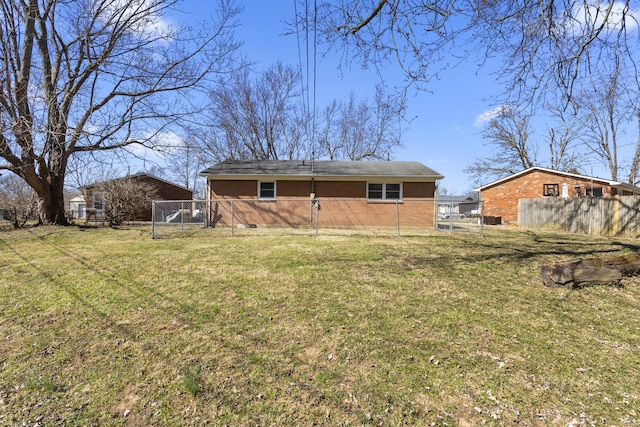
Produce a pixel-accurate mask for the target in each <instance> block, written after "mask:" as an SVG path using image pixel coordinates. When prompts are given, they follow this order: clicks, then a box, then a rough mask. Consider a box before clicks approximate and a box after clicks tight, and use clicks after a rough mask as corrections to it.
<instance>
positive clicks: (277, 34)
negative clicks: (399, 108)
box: [181, 0, 500, 193]
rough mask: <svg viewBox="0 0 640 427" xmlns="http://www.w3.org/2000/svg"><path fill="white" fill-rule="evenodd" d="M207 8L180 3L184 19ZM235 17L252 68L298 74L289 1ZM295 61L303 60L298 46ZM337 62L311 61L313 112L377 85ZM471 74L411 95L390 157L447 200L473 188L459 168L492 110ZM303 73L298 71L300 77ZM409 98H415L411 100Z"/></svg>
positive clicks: (480, 145)
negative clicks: (415, 167) (432, 177)
mask: <svg viewBox="0 0 640 427" xmlns="http://www.w3.org/2000/svg"><path fill="white" fill-rule="evenodd" d="M212 3H213V2H210V1H209V0H186V1H185V2H184V3H183V4H181V8H182V9H184V11H185V12H186V13H187V14H189V15H191V16H193V17H196V18H197V19H205V18H206V16H207V15H209V14H210V13H211V12H212V9H211V8H212ZM243 4H244V11H243V13H242V14H241V16H240V17H239V21H240V23H241V26H240V27H239V28H238V29H237V37H238V39H239V40H241V41H242V42H243V43H244V46H243V48H242V51H243V53H244V54H245V55H246V56H247V57H248V59H249V60H251V61H255V62H257V68H258V69H262V68H267V67H268V66H270V65H271V64H273V63H275V62H276V61H278V60H280V61H282V62H283V63H285V64H290V65H293V66H299V55H298V43H297V40H296V37H295V36H291V35H290V36H286V35H284V34H285V33H286V32H287V28H286V25H285V23H284V22H285V21H286V20H292V19H293V16H294V4H293V0H291V1H281V0H280V1H262V0H259V1H258V0H254V1H245V2H244V3H243ZM301 43H302V52H303V53H302V56H303V61H304V60H305V53H304V52H305V44H304V43H305V42H304V40H301ZM338 66H339V61H338V59H337V57H333V56H332V55H327V56H326V57H325V58H320V57H318V61H317V73H316V75H317V78H316V83H315V84H316V90H317V92H316V93H317V108H318V110H321V109H322V108H323V107H324V106H325V105H326V103H327V101H329V100H331V99H334V98H337V99H341V98H345V97H346V96H347V95H348V94H349V92H350V91H353V92H354V93H355V94H356V96H357V97H359V98H369V99H372V97H373V94H374V89H375V84H376V83H377V82H378V81H379V80H378V79H379V77H378V75H377V74H375V73H374V72H372V71H363V70H361V69H360V68H359V67H358V66H355V67H354V68H351V69H344V68H343V72H342V73H341V72H340V70H339V69H338ZM477 71H478V70H477V67H476V66H475V65H474V64H472V63H470V64H463V65H461V66H459V67H457V68H455V69H453V70H450V71H447V72H445V73H443V74H442V75H441V78H440V80H438V81H433V82H432V83H430V84H429V86H428V89H429V91H430V92H426V91H421V92H417V93H415V92H411V93H410V95H409V99H408V107H409V108H408V114H407V117H415V119H414V120H413V121H412V122H411V123H409V124H407V126H406V130H405V131H404V133H403V144H404V148H402V149H399V150H398V151H396V152H395V156H394V157H395V158H394V160H417V161H420V162H422V163H424V164H425V165H427V166H429V167H430V168H432V169H434V170H436V171H438V172H439V173H441V174H443V175H445V179H444V180H443V181H441V185H442V186H444V187H445V188H446V189H447V190H448V191H449V192H453V193H464V192H466V191H467V190H469V189H471V188H473V187H474V183H473V182H471V180H470V179H469V178H468V177H467V176H466V174H465V173H464V171H463V170H464V168H465V167H466V166H467V165H469V164H470V163H471V162H473V161H474V160H475V158H476V157H477V156H479V155H482V150H483V149H486V147H484V141H483V139H482V138H481V137H480V134H479V133H480V131H481V129H482V128H481V126H479V125H478V123H477V122H478V119H479V117H482V115H483V114H484V113H486V112H488V111H490V110H492V109H493V108H494V107H495V105H493V104H492V103H491V102H489V101H486V100H485V99H487V98H490V97H492V96H495V95H496V93H497V91H499V89H500V88H499V86H498V85H497V84H496V82H495V78H494V77H493V76H491V75H489V73H488V71H482V70H481V71H480V73H479V74H478V73H477ZM305 72H306V65H303V73H305ZM384 78H385V81H386V83H387V84H391V85H392V84H394V83H401V81H402V76H401V74H400V72H399V70H398V69H397V67H389V68H388V69H387V70H385V71H384ZM414 93H415V95H414Z"/></svg>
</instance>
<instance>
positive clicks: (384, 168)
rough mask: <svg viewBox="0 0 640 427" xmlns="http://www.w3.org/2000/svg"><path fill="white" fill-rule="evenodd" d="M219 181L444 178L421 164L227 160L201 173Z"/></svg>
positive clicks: (422, 179)
mask: <svg viewBox="0 0 640 427" xmlns="http://www.w3.org/2000/svg"><path fill="white" fill-rule="evenodd" d="M200 175H201V176H206V177H216V178H223V177H224V178H232V177H235V178H240V177H245V178H248V177H263V176H271V177H292V178H293V177H309V178H311V177H315V178H318V177H326V178H357V177H360V178H372V177H379V178H409V179H419V180H421V181H424V180H437V179H442V178H444V176H443V175H441V174H439V173H438V172H436V171H434V170H433V169H431V168H428V167H426V166H425V165H423V164H422V163H420V162H348V161H330V160H316V161H314V162H313V166H312V162H311V161H309V160H226V161H224V162H221V163H218V164H216V165H214V166H211V167H210V168H207V169H205V170H203V171H202V172H200Z"/></svg>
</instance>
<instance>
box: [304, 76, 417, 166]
mask: <svg viewBox="0 0 640 427" xmlns="http://www.w3.org/2000/svg"><path fill="white" fill-rule="evenodd" d="M404 109H405V104H404V99H403V98H402V97H394V96H390V95H388V94H386V93H385V92H384V90H383V89H382V87H381V86H378V87H377V88H376V93H375V98H374V100H373V101H370V100H366V99H362V100H358V99H357V98H356V96H355V94H354V93H353V92H351V93H350V94H349V97H348V98H347V99H345V100H333V101H332V102H331V103H330V104H329V105H328V106H327V107H326V108H325V109H324V110H323V112H322V114H321V118H320V119H321V120H320V126H319V131H318V140H317V141H316V144H317V149H316V154H318V155H319V156H320V157H326V158H329V159H330V160H370V159H382V160H386V159H388V158H389V157H390V156H391V154H392V153H393V152H394V150H395V149H397V148H398V147H400V146H401V140H400V137H401V128H402V125H403V124H404V121H403V113H404Z"/></svg>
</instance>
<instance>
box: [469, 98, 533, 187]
mask: <svg viewBox="0 0 640 427" xmlns="http://www.w3.org/2000/svg"><path fill="white" fill-rule="evenodd" d="M529 119H530V117H529V116H528V115H523V114H521V113H519V112H518V111H517V110H516V108H515V107H513V106H511V105H505V106H502V107H500V108H499V109H498V110H497V115H496V116H495V117H493V118H492V119H490V120H489V123H488V124H487V127H486V128H485V129H484V130H483V132H482V137H483V138H484V139H486V140H487V141H488V142H487V144H486V145H487V146H488V147H490V148H491V154H490V155H489V156H484V157H482V158H480V159H478V160H476V161H475V162H473V163H472V164H471V165H469V166H468V167H467V168H466V169H465V171H466V172H467V173H469V174H470V175H471V176H472V177H473V178H474V180H476V181H478V182H480V183H484V182H486V181H487V180H488V179H493V178H502V177H504V176H507V175H510V174H514V173H516V172H520V171H521V170H524V169H528V168H530V167H533V166H535V165H536V158H537V146H536V145H534V144H533V143H532V142H531V141H530V139H529V137H530V129H529Z"/></svg>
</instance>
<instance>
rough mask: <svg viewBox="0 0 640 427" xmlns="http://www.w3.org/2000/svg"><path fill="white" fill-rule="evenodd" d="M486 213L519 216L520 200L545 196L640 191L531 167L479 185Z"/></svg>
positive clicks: (512, 219)
mask: <svg viewBox="0 0 640 427" xmlns="http://www.w3.org/2000/svg"><path fill="white" fill-rule="evenodd" d="M476 191H479V192H480V198H481V200H482V201H483V202H484V214H485V215H486V216H492V217H501V218H502V222H516V221H517V220H518V200H520V199H536V198H544V197H564V198H567V197H585V196H593V197H611V196H615V195H620V196H627V195H633V194H640V188H639V187H636V186H634V185H631V184H626V183H623V182H618V181H611V180H607V179H603V178H596V177H590V176H584V175H578V174H573V173H568V172H560V171H556V170H553V169H545V168H541V167H532V168H529V169H527V170H524V171H522V172H519V173H516V174H513V175H510V176H508V177H506V178H503V179H500V180H498V181H495V182H492V183H490V184H487V185H484V186H482V187H480V188H478V189H477V190H476Z"/></svg>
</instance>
